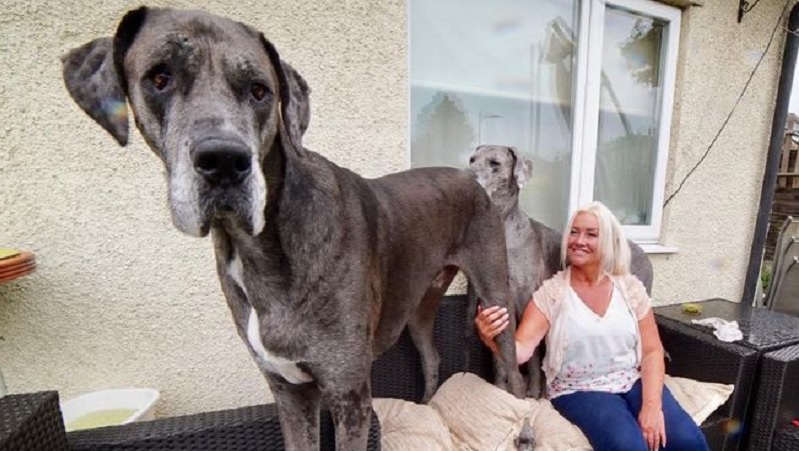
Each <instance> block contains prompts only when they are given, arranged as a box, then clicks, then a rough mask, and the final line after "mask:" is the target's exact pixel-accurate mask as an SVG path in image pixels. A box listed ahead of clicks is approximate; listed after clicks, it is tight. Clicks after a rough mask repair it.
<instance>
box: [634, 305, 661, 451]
mask: <svg viewBox="0 0 799 451" xmlns="http://www.w3.org/2000/svg"><path fill="white" fill-rule="evenodd" d="M638 328H639V330H640V331H641V348H642V350H641V352H642V356H641V384H642V392H643V394H642V398H643V399H642V405H641V413H640V414H639V415H638V423H639V424H640V425H641V430H642V431H643V433H644V439H645V440H646V441H647V444H649V449H658V447H659V446H666V425H665V422H664V419H663V379H664V378H665V371H666V368H665V364H664V362H663V344H662V343H661V342H660V335H659V334H658V328H657V324H656V323H655V315H654V314H653V313H652V309H649V312H648V313H647V314H646V315H645V316H644V317H643V318H642V319H641V320H640V321H639V322H638Z"/></svg>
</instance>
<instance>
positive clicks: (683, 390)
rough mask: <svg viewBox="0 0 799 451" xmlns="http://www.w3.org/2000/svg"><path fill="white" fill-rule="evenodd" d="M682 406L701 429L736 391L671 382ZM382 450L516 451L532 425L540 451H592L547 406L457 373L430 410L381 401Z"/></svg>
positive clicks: (573, 428) (691, 382) (378, 401)
mask: <svg viewBox="0 0 799 451" xmlns="http://www.w3.org/2000/svg"><path fill="white" fill-rule="evenodd" d="M666 386H668V387H669V390H670V391H671V392H672V394H673V395H674V397H675V398H676V399H677V402H679V403H680V405H681V406H682V407H683V408H684V409H685V410H686V411H687V412H688V413H689V414H690V415H691V417H692V418H693V419H694V421H696V423H697V424H701V423H702V422H703V421H704V420H705V419H707V417H708V416H710V414H711V413H712V412H713V411H714V410H716V409H717V408H718V407H719V406H721V405H722V404H724V402H726V400H727V398H728V397H729V395H730V394H731V393H732V390H733V387H732V386H731V385H724V384H713V383H707V382H699V381H694V380H691V379H684V378H677V377H669V376H666ZM373 406H374V409H375V412H376V413H377V416H378V419H379V420H380V427H381V434H382V440H381V445H382V448H383V449H385V450H389V451H400V450H458V451H470V450H474V451H484V450H501V451H506V450H507V451H515V448H514V444H513V440H514V439H515V438H516V437H517V436H518V435H519V432H520V431H521V428H522V426H523V425H524V422H525V420H528V421H529V422H530V425H531V426H532V428H533V434H534V436H535V440H536V448H535V449H536V450H552V451H560V450H563V451H567V450H590V449H591V446H590V444H589V443H588V440H587V439H586V438H585V436H584V435H583V433H582V432H580V430H579V429H578V428H577V427H576V426H574V425H573V424H571V423H570V422H568V421H567V420H566V419H565V418H563V417H562V416H561V415H560V414H559V413H558V412H557V411H556V410H555V409H554V408H553V407H552V404H551V403H550V402H549V401H547V400H534V399H517V398H516V397H514V396H513V395H511V394H509V393H507V392H506V391H504V390H502V389H499V388H497V387H495V386H493V385H491V384H490V383H488V382H486V381H485V380H483V379H481V378H480V377H479V376H477V375H474V374H471V373H457V374H454V375H453V376H452V377H450V378H449V379H448V380H447V381H446V382H444V384H442V385H441V387H439V389H438V391H437V392H436V394H435V396H433V399H432V400H431V401H430V404H429V405H426V406H425V405H420V404H415V403H412V402H408V401H403V400H399V399H375V400H374V401H373Z"/></svg>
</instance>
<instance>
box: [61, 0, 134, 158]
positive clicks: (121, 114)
mask: <svg viewBox="0 0 799 451" xmlns="http://www.w3.org/2000/svg"><path fill="white" fill-rule="evenodd" d="M146 14H147V8H145V7H142V8H139V9H137V10H135V11H131V12H129V13H127V14H126V15H125V17H124V18H123V19H122V21H121V22H120V24H119V27H118V28H117V33H116V35H115V36H114V38H113V39H112V38H99V39H95V40H93V41H91V42H89V43H87V44H84V45H82V46H80V47H78V48H75V49H73V50H71V51H70V52H69V53H67V54H66V55H64V56H63V57H62V58H61V62H62V63H63V77H64V84H65V85H66V87H67V91H69V94H70V95H71V96H72V99H74V100H75V102H76V103H77V104H78V105H79V106H80V107H81V108H83V111H85V112H86V113H87V114H88V115H89V116H91V118H92V119H94V120H95V121H97V123H98V124H100V125H101V126H102V127H103V128H104V129H106V131H108V133H110V134H111V136H113V137H114V139H116V140H117V142H118V143H119V144H120V145H122V146H124V145H126V144H127V143H128V107H127V103H126V100H125V98H126V92H127V85H126V82H125V78H124V74H123V73H122V61H123V60H124V58H125V52H127V49H128V48H129V47H130V44H131V43H132V42H133V38H135V36H136V34H137V33H138V31H139V28H141V25H142V23H144V18H145V16H146Z"/></svg>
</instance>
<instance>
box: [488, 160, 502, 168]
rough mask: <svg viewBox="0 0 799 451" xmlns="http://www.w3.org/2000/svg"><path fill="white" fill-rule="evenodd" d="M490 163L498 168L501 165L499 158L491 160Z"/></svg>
mask: <svg viewBox="0 0 799 451" xmlns="http://www.w3.org/2000/svg"><path fill="white" fill-rule="evenodd" d="M488 165H489V166H491V167H492V168H498V167H499V161H497V160H489V162H488Z"/></svg>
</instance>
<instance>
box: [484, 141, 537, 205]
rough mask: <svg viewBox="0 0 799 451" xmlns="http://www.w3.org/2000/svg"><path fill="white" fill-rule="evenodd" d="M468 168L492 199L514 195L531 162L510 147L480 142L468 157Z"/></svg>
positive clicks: (531, 170) (516, 193) (528, 170)
mask: <svg viewBox="0 0 799 451" xmlns="http://www.w3.org/2000/svg"><path fill="white" fill-rule="evenodd" d="M469 169H470V170H471V171H472V172H473V173H474V175H475V177H476V178H477V181H478V182H479V183H480V185H481V186H482V187H483V189H485V190H486V192H487V193H488V195H489V197H491V200H492V201H494V202H496V201H498V200H509V199H515V198H516V196H517V195H518V194H519V190H520V189H521V188H522V187H523V186H524V184H525V183H527V180H529V179H530V175H531V174H532V173H533V162H532V161H530V160H528V159H526V158H523V157H522V156H521V155H520V154H519V152H518V151H517V150H516V149H515V148H514V147H509V146H496V145H482V146H478V147H477V149H475V151H474V153H473V154H472V156H471V157H470V158H469Z"/></svg>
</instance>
